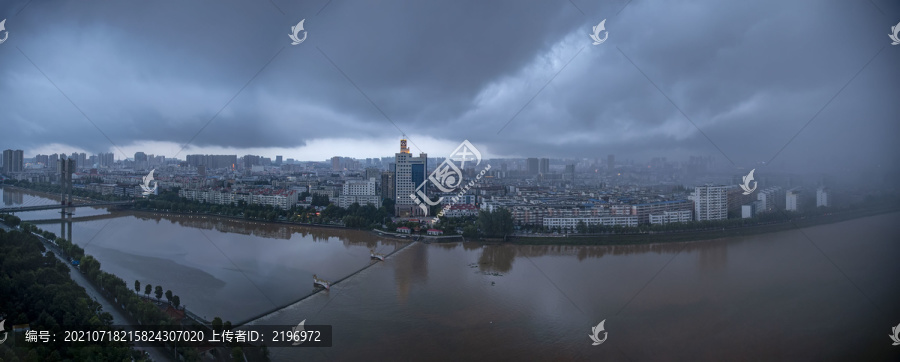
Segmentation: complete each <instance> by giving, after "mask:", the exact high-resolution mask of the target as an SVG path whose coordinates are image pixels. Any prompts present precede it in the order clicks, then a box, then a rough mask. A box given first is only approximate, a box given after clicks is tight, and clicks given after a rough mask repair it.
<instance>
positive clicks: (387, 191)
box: [381, 171, 397, 200]
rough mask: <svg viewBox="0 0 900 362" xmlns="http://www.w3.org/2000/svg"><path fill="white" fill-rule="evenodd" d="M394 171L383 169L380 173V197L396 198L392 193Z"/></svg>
mask: <svg viewBox="0 0 900 362" xmlns="http://www.w3.org/2000/svg"><path fill="white" fill-rule="evenodd" d="M394 186H395V185H394V172H393V171H385V172H382V173H381V198H383V199H391V200H396V197H397V196H396V195H394Z"/></svg>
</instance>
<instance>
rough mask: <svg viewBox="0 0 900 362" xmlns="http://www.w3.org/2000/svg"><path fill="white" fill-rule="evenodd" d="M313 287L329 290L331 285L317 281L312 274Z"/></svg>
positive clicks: (316, 277) (324, 281) (320, 280)
mask: <svg viewBox="0 0 900 362" xmlns="http://www.w3.org/2000/svg"><path fill="white" fill-rule="evenodd" d="M313 286H316V287H322V288H325V289H331V283H329V282H328V281H327V280H325V279H319V277H318V276H316V275H315V274H313Z"/></svg>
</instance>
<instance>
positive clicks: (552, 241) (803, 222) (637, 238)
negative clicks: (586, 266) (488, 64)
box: [498, 207, 900, 245]
mask: <svg viewBox="0 0 900 362" xmlns="http://www.w3.org/2000/svg"><path fill="white" fill-rule="evenodd" d="M898 211H900V207H888V208H880V209H871V210H855V211H846V212H842V213H833V214H829V215H822V216H816V217H806V218H802V219H800V220H788V221H783V222H773V223H770V224H764V225H752V226H741V227H735V228H718V229H712V230H686V231H681V232H664V233H661V232H647V233H643V234H610V235H577V234H569V235H560V236H534V237H523V236H514V237H512V238H511V240H509V241H507V242H509V243H512V244H521V245H633V244H654V243H672V242H685V241H700V240H712V239H720V238H727V237H736V236H748V235H758V234H768V233H775V232H779V231H786V230H792V229H797V228H804V227H810V226H815V225H824V224H833V223H838V222H843V221H849V220H853V219H859V218H863V217H868V216H875V215H881V214H887V213H892V212H898ZM498 241H499V240H498Z"/></svg>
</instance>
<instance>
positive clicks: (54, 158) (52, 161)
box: [47, 153, 59, 170]
mask: <svg viewBox="0 0 900 362" xmlns="http://www.w3.org/2000/svg"><path fill="white" fill-rule="evenodd" d="M57 163H59V154H58V153H54V154H52V155H50V156H48V157H47V168H49V169H50V170H55V169H56V167H57V166H56V164H57Z"/></svg>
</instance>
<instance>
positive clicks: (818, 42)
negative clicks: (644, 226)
mask: <svg viewBox="0 0 900 362" xmlns="http://www.w3.org/2000/svg"><path fill="white" fill-rule="evenodd" d="M574 2H575V4H576V5H577V8H576V6H573V4H572V3H569V2H568V1H527V2H523V1H512V2H500V1H469V2H456V1H454V2H437V1H407V2H400V1H375V2H373V1H344V0H334V1H332V2H331V3H329V4H328V5H327V6H326V7H325V8H324V10H322V12H321V13H320V14H319V15H318V16H316V15H315V14H316V12H318V11H319V10H320V9H322V7H323V6H324V5H325V1H316V2H303V3H289V2H285V1H277V0H276V1H275V3H276V4H277V5H278V7H280V8H281V9H283V10H284V11H285V12H286V13H287V16H285V15H282V14H281V12H280V11H279V10H278V9H277V8H276V7H275V6H273V5H272V4H271V3H268V2H266V1H259V2H243V1H230V2H218V1H216V2H213V1H191V2H181V1H178V2H153V3H134V2H83V1H61V2H51V3H44V2H38V1H34V3H31V4H29V5H28V6H27V7H26V8H25V10H23V11H22V12H21V13H20V14H19V15H17V16H14V14H15V12H16V11H18V10H19V9H20V8H21V7H22V5H24V2H23V1H19V2H12V3H4V4H3V5H0V18H4V17H5V18H8V19H9V20H8V21H7V28H8V30H9V31H10V32H11V36H10V41H8V42H7V43H5V44H2V45H0V65H2V67H0V120H2V123H3V124H4V126H6V125H11V127H5V132H3V133H2V134H0V145H2V146H3V147H15V148H25V149H27V148H29V147H37V146H40V145H43V144H48V143H67V144H71V145H73V146H77V147H81V148H84V149H87V150H93V151H94V152H97V151H101V150H106V149H108V148H109V142H108V141H107V140H106V139H105V138H104V137H103V135H101V134H100V133H99V132H98V131H97V130H96V129H95V128H94V127H93V126H92V125H91V124H90V123H89V122H88V121H86V120H85V119H84V117H83V116H81V114H80V113H79V112H78V110H77V109H75V107H73V106H72V105H71V104H69V103H68V101H67V100H66V99H65V98H64V97H63V96H62V95H60V94H59V92H58V91H57V90H56V89H55V88H54V86H53V85H52V84H50V82H49V81H48V80H47V79H46V78H45V77H44V76H43V75H42V74H41V72H40V71H38V70H37V69H36V68H35V67H34V66H33V65H32V64H31V63H30V62H29V61H28V60H27V59H26V58H25V57H24V56H23V55H22V53H24V54H26V55H27V56H28V57H29V58H30V59H31V60H32V61H34V63H35V64H36V65H37V66H38V67H40V69H41V70H42V71H44V72H45V73H46V75H47V77H49V78H50V79H51V80H52V81H53V82H54V83H55V84H56V85H57V86H59V88H60V89H62V90H63V92H65V93H66V95H68V96H69V97H70V98H71V100H72V102H74V103H75V104H76V105H77V106H78V108H80V109H81V110H82V111H84V113H85V114H87V115H88V117H90V119H91V120H92V121H93V122H94V123H96V124H97V127H99V128H100V129H101V130H103V132H104V133H106V135H107V136H109V138H110V139H112V140H113V142H115V143H116V144H120V145H127V144H130V143H132V142H138V141H170V142H176V143H184V142H187V141H188V140H190V139H191V137H192V136H193V135H194V134H195V133H196V132H197V131H198V130H199V129H200V128H201V127H203V125H204V124H205V123H206V122H207V121H208V120H209V119H210V118H211V117H212V116H213V115H214V114H215V113H216V112H217V111H219V110H220V109H222V107H223V106H224V105H225V104H226V102H228V101H229V99H231V98H232V97H233V96H234V95H235V94H236V93H237V92H238V90H240V89H241V87H242V86H243V85H244V84H245V83H246V82H247V81H248V80H250V79H251V78H252V77H253V76H254V75H255V74H256V73H257V72H259V71H260V69H262V68H263V66H264V65H265V64H266V63H267V62H268V61H269V60H270V59H272V57H273V56H275V54H278V56H277V57H275V58H274V60H272V61H271V64H269V65H268V66H267V67H266V68H265V69H263V70H262V72H260V73H259V75H258V76H257V77H256V78H255V79H254V80H253V81H252V82H251V83H250V84H249V85H247V87H246V88H245V89H244V90H243V91H242V92H241V93H240V94H239V95H238V96H237V97H236V98H234V100H233V101H232V102H231V103H230V105H229V106H228V107H226V108H225V109H224V110H223V111H222V113H221V114H220V115H219V116H218V117H217V118H216V119H215V120H213V121H212V123H211V124H210V126H209V127H207V128H206V129H204V130H203V132H202V133H200V135H199V136H198V137H197V138H196V140H194V142H193V144H194V145H196V146H200V147H203V146H229V147H238V148H251V147H253V148H259V147H285V148H289V147H296V146H302V145H304V144H305V143H306V142H309V141H311V140H315V139H321V138H326V137H334V136H335V135H336V134H337V135H340V136H341V137H351V138H358V139H373V138H383V137H399V136H400V134H399V132H398V131H397V130H396V129H395V128H394V126H393V125H391V123H390V122H389V121H387V120H386V119H385V118H384V117H383V116H382V115H381V114H380V113H379V111H378V110H376V109H375V108H374V107H373V106H372V105H371V104H370V103H369V102H368V100H366V99H365V98H364V97H363V96H362V95H360V94H359V92H358V91H357V90H356V89H355V88H354V86H353V85H352V84H351V83H350V82H348V81H347V79H346V78H345V77H344V75H342V74H341V72H343V73H345V74H346V75H347V76H348V77H349V78H350V79H351V80H352V81H353V83H355V84H356V85H357V86H359V87H360V88H361V89H362V90H363V91H364V92H365V93H366V94H367V95H368V96H369V97H370V98H371V99H372V101H373V102H374V103H375V104H377V106H378V107H379V108H381V109H382V110H383V111H384V112H385V113H386V114H387V115H388V116H389V117H390V118H391V119H392V120H393V121H394V122H395V123H396V124H397V125H398V126H399V127H400V128H401V129H403V130H404V131H405V132H407V133H409V134H420V135H423V134H427V135H431V136H432V137H435V138H441V139H448V140H453V141H455V142H458V141H459V140H462V139H466V138H467V139H470V140H471V141H473V142H475V143H476V144H485V145H488V148H489V149H490V150H491V153H493V154H495V155H518V156H552V157H597V156H599V155H605V154H607V153H617V154H622V155H630V156H634V157H652V156H657V155H660V156H667V155H669V156H672V155H675V154H682V155H689V154H704V155H710V154H718V153H719V151H718V150H716V148H715V147H714V146H713V145H712V144H711V143H710V142H709V141H707V140H706V138H705V137H704V136H703V135H702V134H700V133H699V132H698V131H697V129H696V128H695V127H694V125H692V124H691V122H690V121H688V119H686V118H685V117H684V116H683V115H682V114H681V113H680V112H679V110H678V108H680V109H681V110H682V111H684V113H685V114H686V115H687V116H688V117H689V118H690V119H691V120H692V121H693V122H694V123H695V124H696V125H697V126H698V127H700V128H701V129H702V130H703V132H704V133H705V134H706V135H707V136H708V137H709V138H710V139H712V141H713V142H714V143H715V144H716V145H718V146H719V148H721V149H722V151H723V152H724V153H725V154H726V155H728V156H729V158H731V159H732V160H734V161H735V162H736V163H738V164H742V165H743V164H749V163H753V162H758V161H767V160H768V159H769V158H771V157H772V156H773V155H774V154H775V152H777V151H778V149H780V148H781V146H782V145H784V144H785V143H786V142H788V141H789V140H790V139H791V137H792V136H793V135H794V133H796V132H797V131H798V130H799V129H800V128H801V127H802V126H803V125H804V124H805V123H806V122H807V121H808V120H809V119H810V117H812V116H813V115H814V114H815V113H816V112H817V111H818V110H820V109H821V108H822V106H824V105H825V104H826V102H828V101H829V99H831V97H832V96H834V94H835V93H837V92H838V90H839V89H841V87H842V86H844V85H845V84H846V83H847V81H849V80H850V79H851V78H852V77H853V76H854V75H855V74H856V73H857V71H859V70H860V69H861V68H862V67H863V66H864V65H865V64H866V63H867V62H868V61H869V60H870V59H871V58H872V57H873V56H874V55H875V54H876V53H877V52H878V51H879V49H881V48H882V47H884V46H885V45H888V44H889V43H890V41H889V39H888V38H887V31H888V29H889V27H890V25H893V24H895V23H896V21H898V20H900V6H898V5H897V4H888V3H887V2H884V3H882V2H880V1H875V4H876V5H878V6H880V7H881V9H883V10H884V11H885V12H887V16H885V14H882V13H881V11H880V10H879V8H878V7H876V6H874V5H873V4H872V3H869V2H853V3H849V2H841V1H833V2H814V3H813V2H782V1H757V2H737V1H735V2H731V1H729V2H723V1H704V2H697V1H688V2H669V1H639V0H635V1H632V2H631V3H629V4H628V5H627V6H624V5H625V2H624V1H621V2H583V1H574ZM623 6H624V9H623ZM579 8H580V9H582V10H584V11H585V12H586V15H583V14H582V13H581V12H580V11H579V10H578V9H579ZM620 9H623V10H622V12H621V13H620V14H619V15H618V16H617V15H615V13H616V12H617V11H619V10H620ZM302 18H305V19H306V22H305V25H306V30H307V31H309V37H308V38H307V41H306V42H304V43H303V44H301V45H298V46H290V45H289V44H290V40H289V39H288V37H287V33H288V30H289V29H290V26H292V25H294V24H296V22H297V21H299V20H300V19H302ZM604 18H606V19H607V23H606V27H607V29H608V30H609V32H610V35H609V40H608V41H607V42H606V43H604V44H602V45H600V46H592V45H591V44H590V38H589V37H588V33H589V31H590V28H591V26H593V25H596V23H597V22H599V20H601V19H604ZM16 47H18V48H19V49H21V51H22V53H20V52H19V50H17V49H16ZM579 50H580V53H579ZM279 51H280V53H279ZM898 52H900V46H897V47H891V46H889V45H888V47H887V48H886V49H883V50H882V52H881V54H879V55H878V57H876V58H875V59H874V60H873V61H872V63H871V64H870V65H869V66H868V67H867V68H866V70H864V71H863V72H862V73H860V75H859V77H857V78H856V79H855V80H854V81H853V82H852V83H850V85H848V86H847V88H846V89H845V90H844V91H843V92H842V93H841V94H840V95H839V96H838V97H837V98H836V99H835V100H834V101H833V102H832V103H831V104H830V105H829V106H828V108H826V109H825V110H824V111H823V112H822V114H820V115H819V116H818V118H817V119H816V120H815V121H813V123H811V124H810V126H809V127H808V128H807V129H805V130H804V131H803V133H801V135H800V136H799V137H797V139H796V140H794V141H793V143H791V145H790V146H789V147H788V148H787V149H785V151H784V155H782V156H779V158H781V157H785V158H786V159H795V160H796V159H799V160H802V159H805V158H809V157H813V156H815V157H824V158H825V159H829V160H835V162H840V161H844V162H846V161H847V160H846V159H853V158H865V159H866V160H867V162H869V161H871V162H876V163H877V162H889V161H890V160H892V158H891V157H894V156H893V155H895V154H896V153H897V152H896V151H897V147H896V146H893V140H894V138H893V137H894V136H892V135H896V134H898V132H897V131H898V130H900V129H898V122H896V120H897V119H898V117H900V106H898V104H900V102H897V101H896V99H897V95H900V86H898V84H897V82H896V81H890V80H891V79H900V77H898V75H900V70H898V69H900V68H898V67H897V64H900V54H898ZM323 53H324V55H323ZM575 54H578V55H577V56H575ZM326 56H327V58H326ZM573 56H574V60H572V61H571V63H570V64H569V65H568V67H566V69H565V70H563V71H562V72H560V73H559V75H558V76H557V77H556V78H555V79H554V80H553V81H552V82H551V83H550V84H549V85H547V86H546V88H545V89H544V90H543V91H542V92H541V93H540V94H539V95H538V96H537V97H536V98H535V99H534V101H533V102H532V103H531V104H529V105H528V106H527V107H526V108H525V109H524V110H523V111H522V112H521V113H520V114H519V115H518V116H517V117H516V118H515V119H514V120H513V121H512V122H511V123H510V125H509V126H508V127H507V128H506V129H504V130H503V131H502V132H501V133H500V134H499V135H498V134H497V131H498V130H499V129H500V128H501V127H502V126H503V125H504V124H505V123H506V122H507V121H509V119H510V117H512V116H513V115H514V114H516V112H518V111H519V110H520V109H521V108H522V107H523V106H524V105H525V104H526V102H528V100H529V99H531V97H533V96H534V95H535V94H536V93H537V92H538V91H539V90H540V89H541V87H543V86H544V85H545V84H547V82H548V81H549V80H550V79H551V78H552V77H553V76H554V74H556V73H557V71H559V69H560V68H561V67H562V66H563V65H564V64H566V63H567V62H569V61H570V60H571V59H573ZM626 56H627V58H626ZM328 59H330V60H331V61H333V62H334V63H335V64H336V65H337V66H338V67H339V68H340V71H338V70H337V69H335V67H334V66H333V65H332V64H331V62H330V61H329V60H328ZM628 59H631V60H632V61H633V62H634V63H635V64H636V65H637V68H635V66H634V65H632V64H631V62H630V61H629V60H628ZM638 68H639V69H640V70H638ZM641 71H643V72H644V73H645V74H646V76H647V77H649V78H650V80H652V82H653V83H655V84H656V85H657V86H659V88H660V89H661V90H662V91H663V92H664V93H665V94H666V95H668V96H669V97H670V98H671V99H672V101H673V102H674V103H675V104H676V105H677V107H678V108H676V107H675V106H673V105H672V104H671V103H669V101H668V100H667V99H666V98H665V96H663V95H662V94H660V92H659V91H658V90H657V89H656V88H655V87H654V86H653V84H651V82H650V81H648V80H647V78H645V76H644V75H642V74H641ZM838 143H840V144H841V145H842V146H841V147H836V146H835V145H836V144H838ZM426 151H427V150H426ZM170 156H171V155H170ZM373 156H376V155H373ZM298 158H302V157H298Z"/></svg>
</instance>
